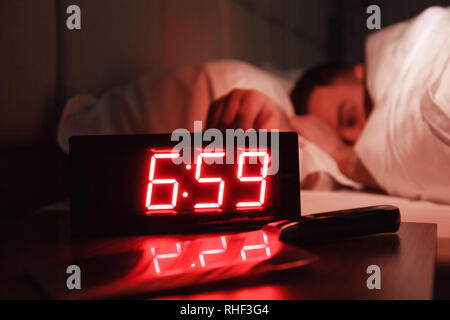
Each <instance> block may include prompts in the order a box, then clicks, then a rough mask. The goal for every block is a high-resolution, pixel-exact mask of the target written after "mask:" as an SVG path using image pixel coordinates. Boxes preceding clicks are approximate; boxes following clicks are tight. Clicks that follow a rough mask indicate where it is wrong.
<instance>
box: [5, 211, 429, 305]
mask: <svg viewBox="0 0 450 320" xmlns="http://www.w3.org/2000/svg"><path fill="white" fill-rule="evenodd" d="M0 233H1V234H0V237H1V238H0V298H1V299H39V298H45V295H44V294H43V292H42V291H41V290H39V289H38V288H37V287H36V286H35V284H34V283H33V281H31V279H30V277H29V276H28V274H29V272H30V270H34V269H39V268H42V266H45V265H49V264H52V263H55V262H60V261H63V262H64V261H71V260H72V259H74V258H77V259H79V258H83V257H92V256H96V255H105V254H114V253H118V252H126V251H129V250H133V249H136V247H137V246H138V245H139V244H140V243H142V241H144V240H145V239H148V237H142V236H141V237H113V238H74V237H72V236H71V234H70V223H69V216H68V213H67V212H63V211H50V212H45V213H42V214H37V215H34V216H29V217H24V218H21V219H18V220H15V221H9V222H6V223H2V225H1V226H0ZM303 249H305V250H307V251H309V252H311V253H313V254H315V255H316V256H318V257H319V259H318V260H316V261H315V262H313V263H312V264H310V265H307V266H304V267H300V268H295V269H289V270H284V271H278V272H273V273H270V274H268V275H265V276H260V277H255V278H252V277H250V278H249V279H239V280H236V281H229V282H223V283H214V284H211V285H206V286H201V287H193V288H185V289H182V290H181V289H178V290H175V291H172V292H170V291H169V292H165V293H164V295H158V294H156V295H155V294H154V295H152V296H149V297H148V298H156V299H225V300H232V299H269V300H272V299H283V300H287V299H431V298H433V284H434V270H435V260H436V225H435V224H425V223H402V224H401V226H400V229H399V231H398V232H397V233H396V234H378V235H371V236H365V237H360V238H353V239H345V240H339V241H334V242H333V243H328V244H316V245H309V246H304V247H303ZM370 265H377V266H379V267H380V270H381V289H379V290H377V289H374V290H369V289H368V288H367V284H366V282H367V278H368V277H369V276H370V274H368V273H367V267H368V266H370ZM55 281H56V280H55ZM58 281H59V280H58Z"/></svg>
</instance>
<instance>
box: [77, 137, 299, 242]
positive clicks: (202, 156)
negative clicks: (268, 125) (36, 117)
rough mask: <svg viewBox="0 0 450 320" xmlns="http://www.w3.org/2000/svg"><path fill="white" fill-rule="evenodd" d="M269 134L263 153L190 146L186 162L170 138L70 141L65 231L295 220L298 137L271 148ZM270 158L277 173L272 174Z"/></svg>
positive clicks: (234, 226) (166, 229)
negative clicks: (68, 220) (68, 228)
mask: <svg viewBox="0 0 450 320" xmlns="http://www.w3.org/2000/svg"><path fill="white" fill-rule="evenodd" d="M270 134H271V133H269V137H268V139H267V141H268V143H266V144H265V145H264V146H259V145H249V144H247V145H245V146H239V147H237V146H236V147H234V148H233V149H232V150H230V148H229V147H228V145H229V144H227V143H226V141H225V143H224V145H225V146H226V147H224V148H223V149H218V148H215V149H211V148H207V145H203V146H202V147H197V146H194V145H192V148H191V149H190V150H192V154H190V155H188V156H186V157H185V155H184V154H183V150H177V149H176V148H174V147H175V146H176V144H177V143H178V142H177V141H171V135H170V134H149V135H116V136H77V137H72V138H71V139H70V181H71V195H70V197H71V198H70V200H71V226H72V229H73V230H74V231H76V232H83V233H91V234H105V233H106V234H121V233H125V234H130V233H146V234H148V233H186V232H198V231H199V232H215V231H228V230H249V229H254V228H258V227H261V226H263V225H264V224H266V223H268V222H271V221H275V220H282V219H297V218H298V217H299V215H300V199H299V192H300V187H299V165H298V163H299V162H298V139H297V134H296V133H292V132H280V133H278V134H279V143H278V145H277V146H272V145H271V143H272V139H271V136H270ZM192 135H194V134H192ZM191 141H194V139H191ZM274 156H277V161H278V171H276V172H275V173H272V172H271V170H270V169H271V164H272V161H273V159H274ZM187 159H189V160H187ZM230 159H232V161H230Z"/></svg>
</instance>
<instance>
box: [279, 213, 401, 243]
mask: <svg viewBox="0 0 450 320" xmlns="http://www.w3.org/2000/svg"><path fill="white" fill-rule="evenodd" d="M399 227H400V211H399V209H398V208H397V207H394V206H391V205H380V206H372V207H364V208H356V209H348V210H339V211H332V212H325V213H317V214H311V215H307V216H304V217H301V218H300V219H299V221H297V222H293V223H290V224H286V225H284V226H283V227H282V228H281V234H280V240H281V241H285V242H288V243H295V244H304V243H317V242H326V241H328V240H332V239H338V238H348V237H357V236H364V235H369V234H374V233H384V232H396V231H397V230H398V228H399Z"/></svg>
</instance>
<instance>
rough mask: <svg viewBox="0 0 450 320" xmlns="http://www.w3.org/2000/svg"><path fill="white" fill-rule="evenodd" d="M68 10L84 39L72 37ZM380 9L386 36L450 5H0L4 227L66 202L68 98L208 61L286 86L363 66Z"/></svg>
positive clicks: (249, 1) (50, 1) (42, 1)
mask: <svg viewBox="0 0 450 320" xmlns="http://www.w3.org/2000/svg"><path fill="white" fill-rule="evenodd" d="M71 4H77V5H79V6H80V8H81V27H82V29H81V30H68V29H67V28H66V19H67V17H68V15H67V14H66V8H67V7H68V6H69V5H71ZM372 4H377V5H378V6H379V7H380V9H381V26H382V28H383V27H386V26H388V25H390V24H392V23H395V22H398V21H401V20H405V19H408V18H410V17H412V16H414V15H416V14H418V13H419V12H420V11H422V10H423V9H425V8H427V7H429V6H432V5H450V1H449V0H447V1H443V0H441V1H432V0H414V1H407V0H401V1H387V0H385V1H351V0H345V1H331V0H318V1H298V0H282V1H277V0H132V1H127V0H70V1H69V0H59V1H57V0H39V1H36V0H20V1H12V0H0V45H1V48H0V177H1V180H2V181H1V183H0V195H1V196H0V199H1V201H0V219H1V218H6V217H13V216H17V215H22V214H27V213H31V212H33V211H34V210H35V209H36V208H38V207H40V206H42V205H44V204H47V203H50V202H52V201H55V200H60V199H64V198H66V197H67V183H66V182H67V179H66V177H67V174H66V172H67V156H66V155H64V154H63V153H62V152H61V151H59V149H58V147H57V146H56V142H55V141H56V128H57V122H58V119H59V117H60V115H61V112H62V109H63V107H64V104H65V102H66V100H67V98H69V97H70V96H72V95H74V94H77V93H88V94H92V95H99V94H101V93H102V92H103V91H104V90H106V89H108V88H111V87H112V86H116V85H123V84H125V83H127V82H129V81H132V80H134V79H136V78H137V77H138V76H139V75H142V74H153V73H161V72H163V71H165V70H167V69H171V68H176V67H177V66H180V65H183V64H187V63H193V62H201V61H205V60H211V59H223V58H233V59H241V60H245V61H248V62H250V63H253V64H255V65H257V66H260V67H264V68H266V69H269V70H272V71H273V72H278V73H280V74H284V75H287V73H286V72H287V71H292V70H298V69H304V68H307V67H309V66H311V65H313V64H316V63H319V62H323V61H326V60H329V59H331V60H342V61H345V62H349V63H357V62H362V61H363V60H364V38H365V36H366V35H367V34H368V33H370V32H371V31H370V30H367V28H366V19H367V17H368V14H366V8H367V7H368V6H369V5H372Z"/></svg>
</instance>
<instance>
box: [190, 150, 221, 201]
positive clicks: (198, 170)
mask: <svg viewBox="0 0 450 320" xmlns="http://www.w3.org/2000/svg"><path fill="white" fill-rule="evenodd" d="M224 156H225V152H203V153H200V154H199V155H198V157H197V167H196V170H195V179H197V181H198V182H200V183H219V194H218V196H217V202H201V203H196V204H195V205H194V208H220V206H221V205H222V202H223V190H224V187H225V182H224V181H223V179H222V178H219V177H214V178H205V177H203V178H201V177H200V175H201V170H202V163H203V158H223V157H224Z"/></svg>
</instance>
